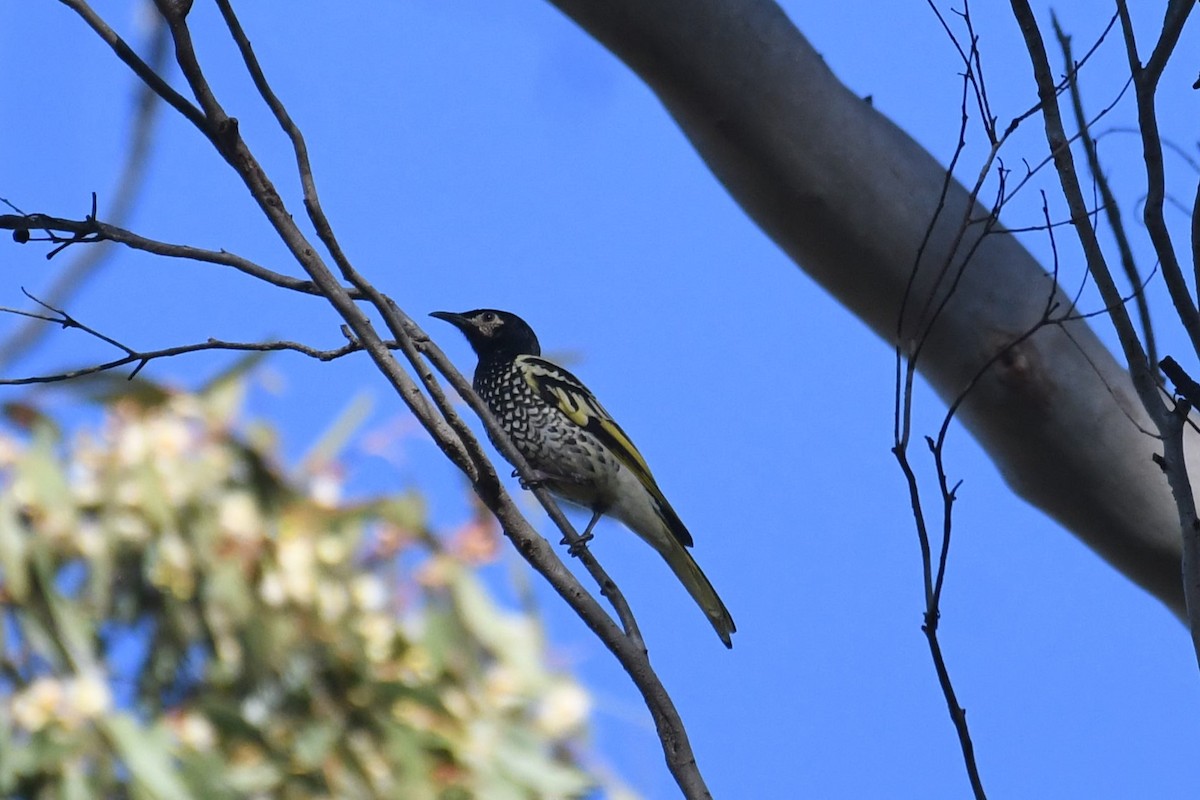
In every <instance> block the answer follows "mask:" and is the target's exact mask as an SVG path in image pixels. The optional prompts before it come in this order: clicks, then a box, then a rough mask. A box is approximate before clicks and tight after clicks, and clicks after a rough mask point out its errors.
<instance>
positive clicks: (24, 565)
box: [0, 492, 29, 647]
mask: <svg viewBox="0 0 1200 800" xmlns="http://www.w3.org/2000/svg"><path fill="white" fill-rule="evenodd" d="M25 535H26V534H25V530H24V526H23V525H22V524H21V520H20V518H19V517H18V516H17V509H16V507H15V506H14V505H13V497H12V494H11V493H9V492H3V493H0V576H2V577H3V579H4V588H5V589H7V590H8V594H9V596H10V597H12V599H13V600H15V601H16V602H17V603H24V602H25V600H26V598H28V597H29V560H28V559H29V547H28V544H27V543H26V541H25ZM2 646H3V644H0V647H2Z"/></svg>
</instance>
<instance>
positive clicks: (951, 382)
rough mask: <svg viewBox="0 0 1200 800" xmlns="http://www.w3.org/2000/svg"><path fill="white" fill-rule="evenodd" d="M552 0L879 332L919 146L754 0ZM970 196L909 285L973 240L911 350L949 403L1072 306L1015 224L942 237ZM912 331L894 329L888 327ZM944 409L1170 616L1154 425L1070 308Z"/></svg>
mask: <svg viewBox="0 0 1200 800" xmlns="http://www.w3.org/2000/svg"><path fill="white" fill-rule="evenodd" d="M553 2H554V4H555V5H556V6H558V7H559V8H560V9H561V10H562V11H563V12H564V13H566V14H567V15H568V16H570V17H571V18H572V19H574V20H575V21H576V22H577V23H578V24H579V25H581V26H582V27H583V28H584V29H585V30H587V31H588V32H589V33H590V34H591V35H592V36H594V37H595V38H596V39H598V40H599V41H600V42H601V43H603V44H604V45H605V46H606V47H608V48H609V49H610V50H612V51H613V52H614V53H615V54H616V55H617V56H619V57H620V58H621V59H622V60H624V61H625V63H626V64H628V65H629V66H630V67H631V68H632V69H633V70H634V71H635V72H636V73H637V74H638V75H639V76H640V77H641V78H642V79H643V80H644V81H645V82H646V83H647V84H648V85H649V86H650V88H651V89H653V90H654V92H655V93H656V94H657V95H658V97H659V98H660V99H661V101H662V103H663V104H664V106H666V108H667V110H668V111H669V112H670V113H671V115H672V116H673V117H674V118H675V120H676V121H677V122H678V123H679V126H680V127H681V128H682V129H683V131H684V133H685V134H686V135H687V137H688V138H689V139H690V140H691V142H692V144H693V145H694V146H695V147H696V149H697V151H698V152H699V153H700V155H701V156H702V157H703V158H704V160H705V161H706V162H707V164H708V166H709V168H710V169H712V171H713V173H714V174H715V175H716V176H717V178H719V179H720V180H721V182H722V183H723V184H724V185H725V186H726V188H727V189H728V190H729V192H730V193H731V194H732V195H733V197H734V198H735V199H736V200H737V201H738V202H739V203H740V204H741V206H742V207H743V208H744V209H745V210H746V212H747V213H748V214H749V215H750V216H751V217H752V218H753V219H754V220H755V221H756V222H757V223H758V224H759V226H761V227H762V229H763V230H764V231H766V232H767V234H768V235H770V236H771V238H772V239H774V240H775V242H776V243H778V244H779V246H780V247H782V248H783V249H784V250H785V251H786V252H787V253H788V254H789V255H790V256H791V257H792V258H793V259H794V260H795V261H796V263H797V264H799V265H800V267H801V268H802V269H804V270H805V271H806V272H808V273H809V274H810V275H812V277H813V278H815V279H816V280H817V281H819V282H820V283H821V285H822V286H824V287H825V288H827V289H828V290H829V291H830V292H831V293H832V294H833V295H834V296H835V297H837V298H838V300H839V301H840V302H841V303H843V304H844V305H845V306H846V307H847V308H848V309H850V310H851V311H853V312H854V313H855V314H856V315H857V316H859V317H860V318H862V319H863V321H865V322H866V323H867V324H868V325H870V326H871V328H872V329H873V330H874V331H875V332H876V333H878V334H879V335H880V336H881V337H883V338H885V339H886V340H887V341H888V342H889V343H892V344H895V343H896V340H897V318H898V314H899V310H900V304H901V299H902V297H903V296H904V291H905V286H906V285H907V283H908V281H909V278H910V275H911V273H912V270H913V264H914V260H915V258H916V254H917V252H918V249H919V248H920V245H921V242H922V239H923V237H924V236H925V234H926V231H927V229H928V227H929V224H930V220H931V218H932V217H933V215H934V211H935V209H936V208H937V205H938V201H939V197H940V195H941V192H942V187H943V183H944V180H945V169H944V168H943V167H942V166H941V165H940V164H938V163H937V162H936V161H935V160H934V158H933V157H932V156H931V155H930V154H929V153H928V152H926V151H925V150H924V149H922V148H921V147H920V146H919V145H918V144H917V143H916V142H914V141H913V140H912V139H911V138H910V137H909V136H908V135H906V134H905V133H904V132H903V131H901V130H900V129H899V128H897V127H896V126H895V125H894V124H892V123H891V122H890V121H889V120H887V119H886V118H884V117H883V116H882V115H881V114H879V113H878V112H876V111H875V110H874V109H873V108H872V107H871V105H870V104H869V103H867V102H864V101H863V100H862V99H860V98H859V97H856V96H855V95H854V94H852V93H851V92H850V91H849V90H848V89H847V88H846V87H845V86H843V85H842V84H841V83H840V82H839V81H838V80H837V78H836V77H835V76H834V75H833V73H832V72H830V70H829V69H828V68H827V67H826V65H825V63H824V61H823V60H822V59H821V57H820V56H819V55H818V54H817V53H816V52H815V51H814V50H813V48H812V47H811V45H809V43H808V41H807V40H805V38H804V37H803V36H802V35H801V34H800V32H799V31H798V30H796V28H795V26H794V25H793V24H792V23H791V21H790V20H788V18H787V17H786V16H785V15H784V13H783V11H782V10H781V9H780V8H779V7H778V6H776V5H775V4H774V3H772V2H769V1H768V0H657V2H646V1H645V0H603V2H602V1H601V0H553ZM1030 95H1031V97H1033V96H1034V92H1033V84H1032V81H1031V82H1030ZM969 202H970V197H969V193H968V192H967V190H966V189H965V188H964V187H963V186H962V185H961V184H959V183H957V182H954V183H953V185H952V186H951V187H950V190H949V193H948V195H947V197H946V201H945V210H944V212H943V213H942V214H941V216H940V218H939V222H938V224H937V225H936V227H935V228H934V230H933V231H932V235H931V237H930V239H929V242H928V243H927V244H926V246H925V250H924V256H923V258H922V260H921V268H920V270H919V271H918V274H917V276H916V280H915V284H914V297H915V298H916V299H917V301H918V302H916V304H915V307H916V308H920V307H922V306H924V301H925V299H926V298H928V297H929V296H930V295H931V294H932V293H935V292H944V291H945V282H944V281H943V282H942V283H941V284H939V283H938V281H937V277H938V274H939V272H940V270H941V267H942V265H943V264H944V263H947V260H948V259H950V263H951V264H953V265H957V264H959V263H960V262H961V261H962V257H961V255H959V256H955V253H957V254H964V253H967V252H968V251H969V250H970V249H971V248H976V247H977V249H976V250H975V252H974V254H973V255H972V256H971V258H970V261H969V264H968V266H967V268H966V269H965V271H963V274H962V277H961V280H960V281H959V282H958V285H957V288H956V289H955V293H954V295H953V297H952V299H951V300H950V302H949V304H948V305H947V307H946V309H945V311H944V312H943V314H942V316H941V317H940V318H939V320H938V322H937V324H936V325H935V326H934V328H933V330H932V333H931V334H930V336H929V338H928V341H927V343H926V345H925V347H924V351H923V354H922V356H921V359H920V360H919V362H918V363H919V366H920V370H921V373H922V374H923V375H924V376H925V378H926V379H927V380H928V381H929V382H930V383H931V384H932V385H933V386H934V387H935V389H936V390H937V392H938V393H939V394H940V395H941V397H943V398H944V399H946V400H947V402H949V401H952V400H954V399H955V398H956V397H957V396H959V395H960V394H961V393H962V392H963V390H964V389H965V388H966V387H967V385H968V383H969V382H970V381H971V379H972V377H973V376H975V375H976V373H977V372H978V371H979V370H980V368H981V366H982V365H983V364H985V363H986V362H987V361H988V360H989V359H991V358H992V357H993V356H994V355H995V354H996V353H997V352H998V351H999V350H1001V349H1003V348H1005V347H1007V346H1008V345H1010V344H1011V343H1012V342H1014V341H1015V340H1016V339H1017V338H1018V337H1020V336H1021V335H1022V334H1023V333H1025V332H1026V331H1027V330H1029V329H1030V328H1031V327H1032V326H1033V325H1035V324H1036V323H1037V322H1038V320H1039V319H1041V318H1042V317H1043V315H1044V313H1045V310H1046V307H1047V302H1048V298H1050V297H1051V294H1052V293H1053V302H1055V303H1057V308H1058V311H1057V314H1058V315H1061V314H1063V313H1064V312H1065V311H1066V310H1067V309H1069V308H1070V299H1069V298H1068V297H1066V296H1065V295H1063V294H1062V292H1061V291H1059V290H1058V288H1057V287H1055V286H1054V283H1053V279H1052V278H1051V277H1049V276H1048V275H1047V274H1046V271H1045V270H1044V269H1043V268H1042V266H1041V265H1039V264H1038V263H1037V261H1035V260H1034V258H1033V257H1032V256H1031V255H1030V253H1029V252H1028V251H1027V250H1026V249H1025V248H1024V247H1023V246H1022V245H1021V244H1020V243H1019V242H1018V241H1017V240H1016V239H1015V238H1014V237H1013V236H1012V235H1010V234H1006V233H999V232H994V233H991V234H988V235H986V236H983V241H979V239H980V237H981V235H982V232H983V231H982V226H980V225H975V226H973V227H971V228H970V229H969V230H968V232H967V234H966V236H965V237H964V238H963V239H962V240H961V241H960V242H959V243H958V247H957V249H956V248H955V242H956V236H957V234H958V232H959V229H960V224H961V222H962V220H963V219H964V216H965V213H966V211H967V210H968V209H967V204H968V203H969ZM972 216H973V217H974V218H977V219H984V218H986V217H987V216H988V210H987V209H984V208H982V207H978V206H977V207H976V208H974V209H973V211H972ZM912 308H913V304H911V303H910V311H909V312H908V314H907V315H906V318H907V317H909V316H914V315H913V314H912ZM914 322H916V320H914ZM916 330H917V328H916V327H914V326H910V325H907V324H906V329H905V334H904V336H903V338H904V339H910V338H911V337H912V336H914V335H915V333H914V332H915V331H916ZM908 346H909V343H907V342H906V343H905V347H906V348H907V347H908ZM851 372H852V369H851V368H849V367H848V368H847V378H848V379H849V378H850V374H851ZM959 416H960V418H961V419H962V421H963V422H964V423H965V424H966V426H967V427H968V429H969V430H970V431H971V433H972V434H973V435H974V436H975V437H976V438H977V439H978V440H979V441H980V442H981V443H982V445H983V446H984V447H985V448H986V449H987V451H988V453H989V454H990V455H991V457H992V459H993V460H994V461H995V463H996V465H997V466H998V467H999V469H1000V471H1001V472H1002V473H1003V475H1004V477H1005V479H1006V480H1007V481H1008V483H1009V484H1010V485H1011V486H1012V487H1013V489H1014V490H1015V491H1016V492H1017V493H1018V494H1019V495H1021V496H1022V497H1024V498H1025V499H1026V500H1028V501H1029V502H1031V503H1033V504H1034V505H1036V506H1037V507H1039V508H1041V509H1042V510H1044V511H1045V512H1046V513H1048V514H1050V515H1051V516H1052V517H1054V518H1055V519H1056V520H1058V521H1059V522H1061V523H1062V524H1063V525H1065V526H1066V527H1067V528H1068V529H1070V530H1071V531H1072V532H1073V533H1075V535H1076V536H1078V537H1079V538H1080V539H1082V540H1083V541H1084V542H1085V543H1087V544H1088V545H1089V546H1090V547H1092V548H1093V549H1094V550H1095V551H1096V552H1098V553H1099V554H1100V555H1102V556H1103V557H1104V558H1105V559H1107V560H1108V561H1109V563H1111V564H1112V565H1113V566H1115V567H1116V568H1117V569H1119V570H1121V572H1123V573H1124V574H1125V575H1127V576H1128V577H1129V578H1130V579H1132V580H1133V581H1135V582H1137V583H1138V584H1139V585H1141V586H1142V587H1144V588H1145V589H1147V590H1148V591H1150V592H1151V593H1152V594H1154V595H1155V596H1156V597H1158V598H1159V599H1160V600H1162V601H1163V602H1164V603H1166V604H1167V605H1168V606H1169V607H1170V608H1171V609H1172V610H1173V611H1175V612H1176V613H1177V614H1182V613H1183V594H1182V589H1181V584H1180V571H1179V570H1180V536H1179V521H1178V520H1179V518H1178V515H1177V512H1176V510H1175V504H1174V502H1173V500H1172V498H1171V493H1170V491H1169V490H1168V487H1167V483H1166V480H1165V478H1164V477H1163V475H1162V473H1161V472H1160V470H1159V469H1158V467H1157V466H1155V464H1154V463H1153V462H1152V460H1151V456H1152V455H1153V454H1154V453H1155V452H1157V451H1159V450H1160V448H1159V446H1158V443H1157V440H1156V439H1154V438H1153V437H1152V436H1151V435H1150V434H1148V433H1147V431H1150V430H1153V425H1152V424H1151V422H1150V420H1149V418H1148V417H1147V415H1146V413H1145V411H1144V410H1143V408H1142V405H1141V403H1140V402H1139V401H1138V398H1137V396H1136V395H1135V394H1134V391H1133V387H1132V384H1131V382H1130V379H1129V376H1128V373H1127V371H1126V370H1125V368H1123V367H1122V366H1121V365H1119V364H1118V363H1117V362H1116V361H1115V360H1114V359H1113V356H1112V355H1111V354H1110V353H1109V351H1108V350H1107V349H1106V348H1105V347H1104V346H1103V344H1101V342H1100V341H1099V339H1098V338H1097V337H1096V335H1095V333H1094V332H1093V331H1092V330H1091V329H1090V328H1089V327H1088V325H1087V323H1086V322H1083V321H1072V322H1066V323H1063V324H1061V325H1056V326H1049V327H1044V328H1043V329H1041V330H1040V331H1038V332H1037V333H1036V334H1035V335H1034V336H1032V337H1030V338H1029V339H1027V340H1025V341H1023V342H1022V343H1021V344H1019V345H1017V346H1014V347H1012V348H1011V349H1010V351H1009V352H1008V353H1007V354H1005V355H1004V356H1003V357H1002V358H1000V359H999V360H998V361H997V363H996V364H995V365H994V366H992V367H991V368H990V369H989V370H988V371H987V373H986V375H985V377H984V378H983V379H982V380H981V381H980V382H979V383H978V384H977V385H976V386H974V388H973V389H972V390H971V392H970V393H969V395H968V397H967V400H966V402H965V403H964V404H963V406H962V408H961V411H960V415H959ZM1190 452H1194V449H1193V450H1190ZM1189 470H1190V474H1192V475H1198V474H1200V468H1197V467H1192V466H1189Z"/></svg>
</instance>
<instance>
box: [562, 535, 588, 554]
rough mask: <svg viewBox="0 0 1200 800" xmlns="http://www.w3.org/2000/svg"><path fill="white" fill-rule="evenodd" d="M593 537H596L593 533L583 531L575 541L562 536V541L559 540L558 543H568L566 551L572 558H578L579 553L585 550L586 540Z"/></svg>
mask: <svg viewBox="0 0 1200 800" xmlns="http://www.w3.org/2000/svg"><path fill="white" fill-rule="evenodd" d="M594 538H596V535H595V534H594V533H585V534H583V535H582V536H580V537H578V538H577V539H576V540H575V541H573V542H568V541H567V537H565V536H564V537H563V538H562V541H560V542H559V544H565V545H569V546H568V547H567V552H568V553H569V554H570V555H571V557H572V558H579V554H580V553H582V552H583V551H584V550H587V544H588V542H590V541H591V540H592V539H594Z"/></svg>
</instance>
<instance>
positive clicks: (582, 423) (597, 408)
mask: <svg viewBox="0 0 1200 800" xmlns="http://www.w3.org/2000/svg"><path fill="white" fill-rule="evenodd" d="M516 363H517V365H518V367H519V368H520V369H521V374H522V375H524V376H525V381H526V383H528V384H529V386H530V387H531V388H532V389H533V390H534V391H535V392H537V393H538V394H539V395H540V396H541V398H542V399H543V400H545V401H546V402H548V403H551V404H553V405H555V406H557V407H558V410H559V411H561V412H562V413H563V414H565V415H566V416H567V418H568V419H570V420H571V421H572V422H574V423H575V424H576V425H578V426H579V427H581V428H583V429H584V430H586V431H589V432H590V433H591V434H592V435H593V436H595V437H596V438H597V439H599V440H600V441H601V442H602V443H603V444H604V445H605V446H606V447H608V449H609V450H611V451H612V452H613V455H615V456H616V457H617V458H618V459H619V460H620V461H621V463H622V464H624V465H625V466H627V467H628V468H629V469H630V470H632V471H633V473H634V474H635V475H637V477H638V480H640V481H641V482H642V484H643V485H644V486H645V487H646V489H648V490H649V491H650V493H651V494H654V495H660V494H661V493H660V492H659V490H658V485H657V484H656V483H655V482H654V478H653V476H651V475H650V467H649V466H648V465H647V464H646V459H644V458H642V454H641V453H639V452H638V449H637V448H636V447H634V446H633V442H631V441H630V440H629V437H628V436H626V435H625V431H623V430H621V426H620V425H618V424H617V423H616V420H614V419H613V418H612V415H610V414H609V413H608V412H607V411H605V410H604V406H602V405H600V401H598V400H597V399H596V397H595V396H594V395H593V394H592V393H591V392H590V391H588V389H587V387H586V386H584V385H583V383H582V382H580V380H579V379H578V378H576V377H575V376H574V375H572V374H571V373H570V372H568V371H567V370H565V369H563V368H562V367H560V366H558V365H557V364H554V363H552V362H550V361H546V360H545V359H542V358H538V357H536V356H519V357H518V358H517V362H516Z"/></svg>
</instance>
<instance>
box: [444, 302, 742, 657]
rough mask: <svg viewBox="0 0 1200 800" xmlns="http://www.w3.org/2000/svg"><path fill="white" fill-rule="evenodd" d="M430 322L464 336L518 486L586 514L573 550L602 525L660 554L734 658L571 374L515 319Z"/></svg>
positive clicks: (675, 536) (680, 550) (722, 629)
mask: <svg viewBox="0 0 1200 800" xmlns="http://www.w3.org/2000/svg"><path fill="white" fill-rule="evenodd" d="M430 316H432V317H436V318H437V319H441V320H444V321H446V322H449V323H450V324H451V325H453V326H455V327H456V328H458V329H459V330H460V331H462V333H463V334H464V335H466V337H467V342H468V343H469V344H470V345H471V348H472V349H473V350H474V351H475V355H476V356H477V357H478V359H479V361H478V364H477V365H476V367H475V377H474V380H473V381H472V387H473V388H474V390H475V393H476V394H478V395H479V397H480V398H481V399H482V400H483V401H484V403H486V404H487V407H488V408H489V409H490V410H491V412H492V414H493V415H494V416H495V417H496V419H497V421H499V423H500V425H501V426H502V427H503V428H504V430H505V432H506V433H507V434H508V437H509V438H510V439H511V440H512V443H513V445H514V446H515V447H516V449H517V450H518V451H520V453H521V455H522V456H523V457H524V458H525V460H526V461H527V462H528V465H529V467H531V468H532V470H533V474H532V475H527V476H523V485H526V487H527V488H528V482H534V483H538V484H540V485H542V486H544V487H545V488H547V489H548V490H549V491H550V492H551V493H553V494H554V495H556V496H557V497H559V498H561V499H563V500H566V501H567V502H569V503H572V504H574V505H578V506H582V507H583V508H585V509H589V510H590V511H591V512H592V517H591V520H590V521H589V522H588V524H587V527H586V528H585V529H584V532H583V534H582V536H581V540H580V542H579V543H578V546H582V544H583V543H586V542H587V541H589V540H590V539H591V538H592V528H594V527H595V526H596V523H597V522H598V521H599V519H600V517H601V516H604V515H608V516H610V517H614V518H615V519H617V520H619V521H620V522H622V523H623V524H624V525H625V526H626V527H627V528H629V529H630V530H632V531H633V532H634V533H636V534H637V535H638V536H639V537H641V538H642V539H643V540H644V541H645V542H646V543H647V544H649V545H650V546H651V547H653V548H654V549H655V550H657V551H658V553H659V555H661V556H662V557H663V559H664V560H665V561H666V562H667V564H668V565H669V566H670V567H671V570H672V571H673V572H674V573H675V576H676V577H677V578H678V579H679V581H680V582H681V583H682V584H683V585H684V587H685V588H686V589H687V591H688V593H689V594H690V595H691V596H692V598H693V599H694V600H695V601H696V603H697V604H698V605H699V606H700V608H701V609H702V610H703V611H704V613H705V616H707V618H708V621H709V622H710V623H711V624H712V626H713V628H714V629H715V630H716V632H717V635H718V636H720V637H721V641H722V642H723V643H724V644H725V646H726V647H729V648H732V647H733V640H732V639H731V638H730V635H731V634H732V633H733V632H734V631H736V630H737V628H736V627H735V626H734V624H733V617H731V616H730V614H729V610H728V609H726V608H725V604H724V603H723V602H721V598H720V596H718V595H717V592H716V590H715V589H714V588H713V585H712V583H710V582H709V580H708V578H707V577H706V576H705V575H704V572H703V571H702V570H701V569H700V566H699V565H698V564H697V563H696V561H695V559H694V558H692V555H691V553H690V552H688V548H690V547H692V544H693V542H692V535H691V533H689V532H688V529H687V528H686V527H685V526H684V524H683V522H682V520H680V519H679V515H678V514H676V513H675V509H673V508H672V507H671V504H670V503H669V502H667V498H666V497H665V496H664V495H663V492H662V490H661V489H660V488H659V486H658V483H657V482H656V481H655V480H654V476H653V475H651V474H650V468H649V466H647V464H646V460H645V459H644V458H643V457H642V454H641V453H639V452H638V449H637V448H636V447H635V446H634V444H633V442H632V441H631V440H630V439H629V437H628V436H627V435H626V434H625V431H624V430H622V429H621V426H620V425H618V424H617V422H616V420H614V419H613V418H612V416H611V415H610V414H609V413H608V412H607V411H605V410H604V406H602V405H600V402H599V401H598V400H597V399H596V397H595V395H593V394H592V392H591V391H589V390H588V388H587V387H586V386H584V385H583V383H582V382H581V381H580V380H579V379H578V378H576V377H575V376H574V375H572V374H571V373H570V372H569V371H567V370H566V369H564V368H563V367H561V366H559V365H558V364H555V363H554V362H552V361H549V360H547V359H545V358H542V348H541V345H540V344H539V342H538V338H537V335H536V334H535V333H534V332H533V329H532V328H531V327H529V324H528V323H526V322H525V320H523V319H521V318H520V317H518V316H517V315H516V314H513V313H511V312H508V311H499V310H497V309H494V308H480V309H475V310H474V311H464V312H461V313H456V312H451V311H435V312H433V313H432V314H430ZM489 435H490V434H489ZM493 443H495V439H494V438H493ZM499 449H500V450H501V451H502V452H503V448H499ZM514 466H515V464H514ZM515 474H516V473H515V472H514V475H515ZM576 552H577V550H574V549H573V550H572V554H575V553H576Z"/></svg>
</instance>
